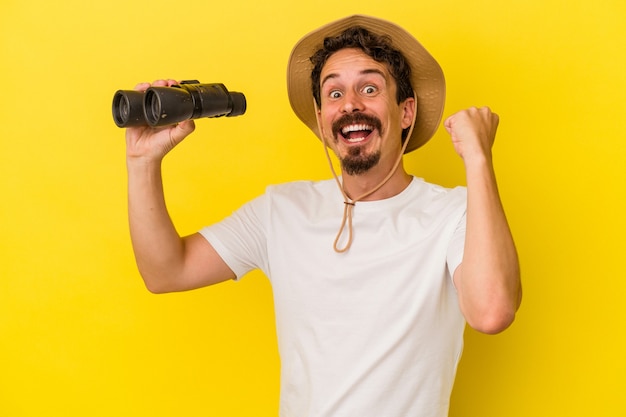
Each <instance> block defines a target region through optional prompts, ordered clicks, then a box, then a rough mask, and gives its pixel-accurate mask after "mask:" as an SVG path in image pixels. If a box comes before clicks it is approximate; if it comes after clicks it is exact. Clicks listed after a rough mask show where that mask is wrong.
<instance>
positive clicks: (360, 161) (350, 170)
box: [332, 113, 382, 175]
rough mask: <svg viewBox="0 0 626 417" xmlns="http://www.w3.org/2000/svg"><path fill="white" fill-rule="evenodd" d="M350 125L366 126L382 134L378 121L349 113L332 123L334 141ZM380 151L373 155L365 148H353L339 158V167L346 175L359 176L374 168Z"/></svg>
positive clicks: (370, 117)
mask: <svg viewBox="0 0 626 417" xmlns="http://www.w3.org/2000/svg"><path fill="white" fill-rule="evenodd" d="M350 124H366V125H369V126H372V127H373V128H374V129H375V130H377V131H378V132H379V133H380V134H382V132H381V130H382V123H381V121H380V119H378V118H376V117H374V116H369V115H367V114H363V113H350V114H346V115H344V116H342V117H341V118H339V119H338V120H336V121H335V122H334V123H333V126H332V132H333V137H334V138H335V141H337V137H338V135H341V129H342V127H344V126H346V125H350ZM380 157H381V152H380V149H379V150H377V151H375V152H373V153H369V154H368V153H366V151H365V146H353V147H350V148H349V149H348V154H347V155H345V156H344V157H340V158H339V161H340V162H341V167H342V169H343V170H344V172H345V173H346V174H348V175H361V174H364V173H366V172H367V171H369V170H370V169H372V168H373V167H375V166H376V165H377V164H378V162H379V161H380Z"/></svg>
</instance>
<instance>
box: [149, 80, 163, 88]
mask: <svg viewBox="0 0 626 417" xmlns="http://www.w3.org/2000/svg"><path fill="white" fill-rule="evenodd" d="M152 85H153V86H157V87H166V86H167V80H155V81H154V82H153V83H152Z"/></svg>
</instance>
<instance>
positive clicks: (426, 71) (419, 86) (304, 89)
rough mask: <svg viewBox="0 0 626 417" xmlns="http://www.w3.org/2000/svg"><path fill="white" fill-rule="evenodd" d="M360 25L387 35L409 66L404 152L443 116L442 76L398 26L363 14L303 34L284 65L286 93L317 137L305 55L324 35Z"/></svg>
mask: <svg viewBox="0 0 626 417" xmlns="http://www.w3.org/2000/svg"><path fill="white" fill-rule="evenodd" d="M353 26H361V27H363V28H365V29H367V30H369V31H370V32H372V33H376V34H379V35H387V36H388V37H389V38H390V39H391V45H392V46H393V47H394V48H395V49H397V50H399V51H400V52H401V53H402V55H404V58H405V59H406V60H407V62H408V63H409V65H410V66H411V73H412V74H411V84H412V85H413V90H414V91H415V94H416V96H417V97H416V102H417V115H416V121H415V127H414V128H413V132H412V134H411V136H410V138H409V143H408V146H407V148H406V151H405V153H408V152H411V151H413V150H415V149H417V148H419V147H420V146H422V145H424V144H425V143H426V142H428V140H429V139H430V138H431V137H432V136H433V135H434V134H435V132H436V130H437V128H438V127H439V122H440V121H441V117H442V115H443V107H444V102H445V79H444V76H443V71H442V70H441V67H440V66H439V64H438V63H437V61H435V59H434V58H433V57H432V56H431V55H430V54H429V53H428V51H426V49H424V47H423V46H422V45H421V44H420V43H419V42H418V41H417V40H416V39H415V38H414V37H413V36H412V35H411V34H410V33H409V32H407V31H406V30H404V29H402V28H401V27H399V26H398V25H396V24H394V23H391V22H388V21H385V20H382V19H378V18H374V17H370V16H363V15H354V16H349V17H346V18H343V19H340V20H337V21H335V22H332V23H329V24H327V25H325V26H322V27H320V28H319V29H317V30H314V31H313V32H310V33H309V34H307V35H305V36H304V37H303V38H302V39H300V41H298V43H296V45H295V46H294V48H293V50H292V51H291V56H290V57H289V63H288V65H287V93H288V95H289V102H290V103H291V107H292V109H293V111H294V112H295V113H296V116H298V118H300V120H302V121H303V122H304V124H305V125H307V126H308V127H309V129H311V130H312V131H313V133H315V135H316V136H317V137H318V138H320V133H319V131H318V127H317V121H316V117H315V106H314V104H313V93H312V89H311V71H312V69H313V65H312V64H311V61H310V60H309V58H310V57H311V56H312V55H313V54H314V53H315V52H316V51H317V50H319V49H320V48H321V47H322V45H323V42H324V38H326V37H333V36H337V35H339V34H340V33H341V32H343V31H344V30H345V29H348V28H350V27H353Z"/></svg>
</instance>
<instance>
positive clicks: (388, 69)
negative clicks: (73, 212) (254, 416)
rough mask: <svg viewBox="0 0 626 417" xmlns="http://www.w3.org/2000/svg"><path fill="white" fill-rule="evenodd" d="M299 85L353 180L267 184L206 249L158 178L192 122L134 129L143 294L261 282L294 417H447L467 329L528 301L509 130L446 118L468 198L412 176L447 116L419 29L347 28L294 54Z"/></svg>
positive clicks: (306, 115)
mask: <svg viewBox="0 0 626 417" xmlns="http://www.w3.org/2000/svg"><path fill="white" fill-rule="evenodd" d="M381 35H385V36H381ZM287 78H288V91H289V99H290V102H291V105H292V107H293V109H294V111H295V113H296V114H297V115H298V117H300V119H301V120H302V121H303V122H304V123H305V124H306V125H307V126H309V127H310V128H311V129H312V130H313V132H314V133H315V134H316V135H317V136H318V137H319V138H320V139H321V140H322V141H323V142H324V143H325V144H326V145H327V147H330V148H331V149H332V151H333V152H334V153H335V154H336V155H337V157H338V158H339V159H340V161H341V176H340V177H339V176H337V175H335V181H333V180H329V181H321V182H295V183H290V184H283V185H279V186H272V187H269V188H268V189H267V191H266V193H265V194H264V195H262V196H260V197H258V198H257V199H255V200H253V201H251V202H250V203H248V204H246V205H244V206H243V207H242V208H241V209H239V210H238V211H237V212H236V213H235V214H233V215H232V216H231V217H229V218H227V219H225V220H224V221H222V222H220V223H218V224H216V225H213V226H211V227H207V228H205V229H203V230H202V231H201V232H200V233H197V234H194V235H191V236H187V237H184V238H181V237H179V235H178V234H177V232H176V231H175V229H174V226H173V224H172V222H171V220H170V218H169V216H168V213H167V211H166V208H165V202H164V196H163V188H162V184H161V170H160V164H161V160H162V158H163V157H164V156H165V155H166V154H167V152H169V151H170V150H171V149H172V148H173V147H174V146H176V144H178V143H179V142H180V141H181V140H183V139H184V138H185V137H186V136H187V135H188V134H190V133H191V132H192V131H193V129H194V124H193V122H192V121H186V122H183V123H180V124H178V125H177V126H170V127H165V128H157V129H152V128H129V129H128V130H127V135H126V137H127V161H128V173H129V216H130V228H131V237H132V241H133V247H134V250H135V254H136V259H137V264H138V267H139V270H140V272H141V274H142V277H143V279H144V281H145V283H146V286H147V287H148V289H150V291H152V292H156V293H160V292H168V291H183V290H189V289H193V288H198V287H203V286H207V285H211V284H215V283H218V282H222V281H225V280H229V279H238V278H240V277H242V276H243V275H244V274H246V273H247V272H248V271H250V270H252V269H255V268H259V269H261V270H262V271H264V272H265V274H266V275H267V276H268V278H269V279H270V281H271V283H272V288H273V292H274V301H275V310H276V324H277V332H278V342H279V349H280V355H281V404H280V415H281V416H283V417H291V416H297V417H312V416H316V417H330V416H333V417H335V416H359V417H366V416H376V417H380V416H385V417H393V416H397V417H407V416H420V417H425V416H428V417H430V416H437V417H441V416H445V415H447V412H448V404H449V397H450V392H451V389H452V385H453V381H454V375H455V372H456V366H457V363H458V360H459V358H460V355H461V349H462V339H463V329H464V326H465V323H466V322H467V323H468V324H469V325H470V326H472V327H474V328H475V329H477V330H479V331H481V332H485V333H497V332H500V331H502V330H504V329H505V328H507V327H508V326H509V325H510V324H511V322H512V321H513V319H514V317H515V313H516V311H517V308H518V307H519V303H520V299H521V286H520V278H519V266H518V260H517V254H516V250H515V247H514V244H513V239H512V237H511V233H510V231H509V227H508V224H507V221H506V218H505V215H504V211H503V208H502V205H501V203H500V198H499V196H498V191H497V187H496V180H495V175H494V170H493V165H492V163H491V147H492V144H493V142H494V139H495V133H496V129H497V125H498V116H497V115H496V114H494V113H492V112H491V111H490V110H489V109H488V108H481V109H476V108H471V109H467V110H463V111H460V112H458V113H456V114H454V115H452V116H450V117H449V118H448V119H447V120H446V121H445V123H444V126H445V128H446V130H447V131H448V132H449V133H450V136H451V138H452V142H453V144H454V148H455V150H456V152H457V153H458V154H459V156H460V157H461V158H462V159H463V161H464V164H465V170H466V176H467V188H464V187H457V188H455V189H446V188H443V187H440V186H436V185H433V184H428V183H426V182H425V181H423V180H421V179H419V178H416V177H413V176H411V175H409V174H408V173H407V172H406V171H405V169H404V166H403V163H402V155H403V153H405V152H409V151H412V150H414V149H416V148H418V147H419V146H421V145H423V144H424V143H426V142H427V141H428V140H429V139H430V137H431V136H432V135H433V134H434V132H435V130H436V129H437V127H438V125H439V122H440V120H441V115H442V111H443V103H444V80H443V73H442V71H441V69H440V67H439V65H438V64H437V62H436V61H435V60H434V59H433V58H432V57H431V56H430V54H428V52H427V51H426V50H425V49H424V48H423V47H422V46H421V45H420V44H419V43H418V42H417V41H416V40H415V39H414V38H413V37H412V36H411V35H410V34H408V33H407V32H406V31H404V30H403V29H401V28H399V27H398V26H396V25H394V24H392V23H389V22H386V21H383V20H379V19H375V18H371V17H366V16H351V17H348V18H346V19H341V20H339V21H337V22H333V23H331V24H329V25H326V26H324V27H322V28H320V29H318V30H316V31H314V32H312V33H310V34H308V35H306V36H305V37H304V38H303V39H302V40H301V41H300V42H299V43H298V44H297V45H296V46H295V48H294V50H293V52H292V55H291V58H290V61H289V67H288V77H287ZM173 83H174V81H171V80H169V81H157V82H155V83H154V84H155V85H172V84H173ZM148 86H149V84H141V85H139V86H138V87H137V88H138V89H139V90H143V89H146V88H147V87H148ZM311 87H312V91H311ZM331 166H332V165H331ZM342 219H343V220H342ZM335 236H336V237H335ZM333 238H334V243H333Z"/></svg>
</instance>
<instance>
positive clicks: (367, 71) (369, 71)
mask: <svg viewBox="0 0 626 417" xmlns="http://www.w3.org/2000/svg"><path fill="white" fill-rule="evenodd" d="M360 74H361V75H367V74H378V75H380V76H381V77H383V79H385V80H387V77H385V74H384V73H383V72H382V71H381V70H379V69H377V68H368V69H364V70H363V71H361V72H360ZM337 77H339V74H337V73H331V74H328V75H327V76H326V77H324V79H323V80H322V82H321V83H320V86H323V85H324V84H325V83H326V81H328V80H331V79H333V78H337Z"/></svg>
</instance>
